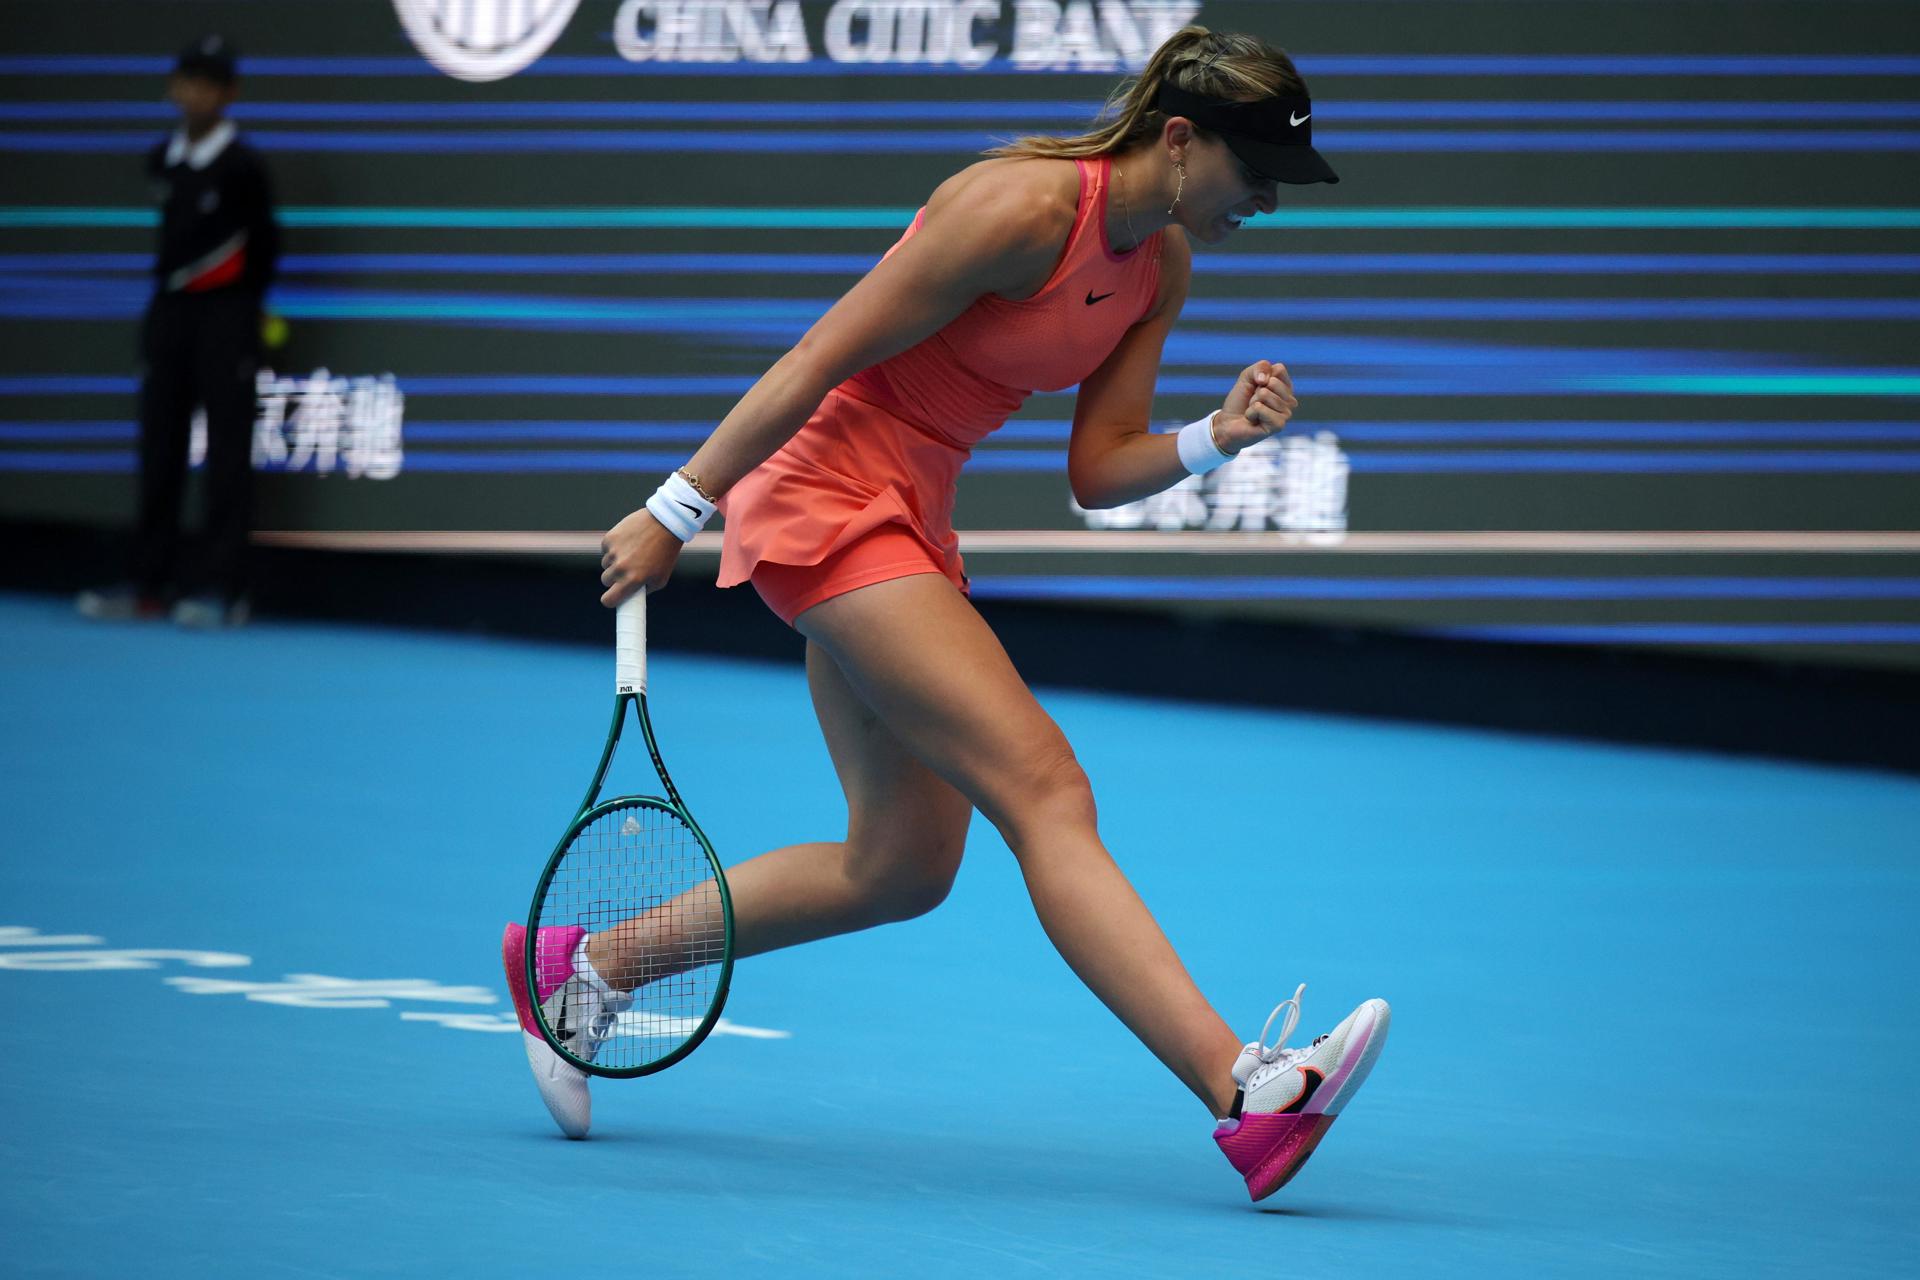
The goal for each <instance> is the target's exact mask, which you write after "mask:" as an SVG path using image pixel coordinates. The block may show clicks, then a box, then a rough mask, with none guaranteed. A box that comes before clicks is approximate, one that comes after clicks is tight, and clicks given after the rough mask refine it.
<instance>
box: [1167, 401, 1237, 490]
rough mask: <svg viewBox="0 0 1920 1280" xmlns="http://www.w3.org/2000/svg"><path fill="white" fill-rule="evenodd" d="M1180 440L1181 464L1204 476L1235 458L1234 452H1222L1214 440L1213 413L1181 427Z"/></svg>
mask: <svg viewBox="0 0 1920 1280" xmlns="http://www.w3.org/2000/svg"><path fill="white" fill-rule="evenodd" d="M1178 442H1179V447H1180V465H1181V466H1183V467H1185V468H1186V469H1187V470H1189V471H1191V472H1193V474H1195V475H1197V476H1203V475H1205V474H1207V472H1209V471H1211V470H1213V469H1214V468H1215V467H1217V466H1219V465H1221V464H1222V463H1224V462H1227V461H1230V460H1231V459H1232V458H1233V455H1232V454H1230V453H1223V452H1221V450H1220V446H1219V445H1217V444H1215V443H1214V442H1213V414H1211V413H1210V414H1208V415H1207V416H1206V417H1204V418H1202V419H1200V421H1198V422H1189V423H1188V424H1187V425H1186V426H1184V427H1182V428H1180V435H1179V437H1178Z"/></svg>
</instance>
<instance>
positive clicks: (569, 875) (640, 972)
mask: <svg viewBox="0 0 1920 1280" xmlns="http://www.w3.org/2000/svg"><path fill="white" fill-rule="evenodd" d="M617 617H618V621H617V624H616V626H615V632H616V651H617V652H616V662H615V685H614V687H615V695H614V701H613V725H612V727H611V728H609V729H608V730H607V745H606V748H605V749H604V750H603V751H602V752H601V753H600V767H599V768H597V769H595V770H594V773H593V785H592V786H590V787H589V788H588V789H587V795H586V799H584V800H582V801H581V802H580V812H579V815H578V816H577V817H575V818H574V820H573V823H572V825H571V826H569V827H568V828H567V832H566V834H565V835H564V836H562V837H561V838H560V845H559V847H558V848H557V849H555V850H554V853H553V857H552V858H551V859H550V860H549V861H548V862H547V869H546V871H545V872H544V873H543V874H542V875H541V877H540V883H539V885H538V887H537V888H535V889H534V891H533V908H532V911H531V913H530V914H529V915H528V917H527V948H526V957H525V962H526V966H527V988H528V990H529V991H543V992H544V991H547V989H548V988H552V991H551V994H549V995H547V996H545V997H544V998H536V1000H535V1001H534V1002H533V1003H534V1007H535V1010H536V1014H535V1017H536V1021H538V1023H539V1024H540V1034H541V1036H542V1037H544V1038H545V1040H546V1041H547V1043H548V1044H549V1045H551V1046H552V1047H553V1049H554V1050H555V1052H557V1053H559V1054H560V1056H561V1057H562V1058H564V1059H566V1060H567V1061H568V1062H571V1063H572V1064H573V1065H575V1066H577V1067H579V1068H580V1069H581V1070H583V1071H590V1072H592V1073H593V1074H595V1075H601V1076H623V1077H624V1076H644V1075H648V1074H650V1073H652V1072H655V1071H659V1070H661V1069H663V1068H665V1067H670V1066H672V1065H673V1064H674V1063H676V1062H678V1061H680V1059H682V1058H684V1057H686V1056H687V1055H688V1054H689V1053H692V1052H693V1050H694V1049H695V1047H697V1046H698V1045H699V1043H700V1042H701V1041H702V1040H704V1039H706V1038H707V1033H708V1032H710V1031H712V1030H713V1026H714V1023H716V1022H718V1021H719V1020H720V1010H721V1007H722V1006H723V1005H725V1003H726V1000H727V984H728V982H729V981H730V980H731V979H732V976H733V903H732V900H731V898H730V897H729V896H728V894H727V880H726V876H725V874H724V873H723V872H722V871H721V868H720V860H719V859H718V858H716V857H715V856H714V853H713V846H712V845H710V844H708V843H707V837H706V836H705V835H704V834H702V832H701V830H700V828H699V826H698V825H697V824H696V823H695V822H694V820H693V816H692V815H691V814H689V813H688V812H687V807H686V805H685V804H684V803H682V802H681V799H680V793H679V792H677V791H675V790H674V787H673V779H671V778H669V777H668V776H667V767H666V765H664V764H662V763H661V761H660V748H659V745H658V743H656V742H655V741H654V736H653V722H652V720H650V719H649V718H648V716H647V640H646V630H647V597H646V592H645V591H644V590H643V591H641V592H639V593H638V594H636V595H635V596H633V597H632V598H631V599H629V600H628V601H627V602H626V603H625V604H622V605H621V606H620V608H619V613H618V615H617ZM629 705H632V706H633V707H634V708H635V709H636V710H637V711H638V712H639V719H640V732H641V733H642V734H643V735H644V736H645V738H646V743H647V754H648V755H649V756H651V757H652V759H653V768H654V772H656V773H657V774H659V776H660V785H661V787H662V788H663V789H664V790H665V792H666V795H665V796H664V797H662V796H638V795H629V796H620V797H618V798H616V799H612V800H599V798H598V797H599V795H600V787H601V784H602V783H604V782H605V781H606V777H607V767H608V766H609V765H611V764H612V763H613V755H614V751H615V749H616V748H617V747H618V746H619V744H620V730H621V727H622V725H624V724H625V722H626V718H627V707H628V706H629ZM543 929H544V930H550V931H552V930H558V931H559V932H557V933H553V932H550V933H548V934H547V935H545V936H546V937H547V938H548V939H549V945H547V946H546V947H544V948H543V947H542V945H541V943H540V941H539V940H540V939H541V938H542V936H543V935H542V933H541V930H543ZM581 930H585V935H584V937H583V938H582V937H581V935H580V931H581ZM554 939H559V940H562V941H563V942H564V943H565V947H564V950H562V951H561V953H560V954H555V950H556V949H555V948H554V947H553V946H552V945H551V940H554ZM576 939H578V941H576ZM537 958H538V959H539V961H540V962H541V963H544V964H546V965H548V966H549V967H551V966H553V965H554V964H556V963H558V964H561V965H563V966H564V965H568V964H569V963H571V966H572V967H571V970H570V971H569V972H568V973H567V974H565V975H564V976H565V978H566V980H565V981H564V982H562V981H560V979H561V977H562V976H563V975H561V974H547V975H542V974H540V973H537V972H536V959H537ZM582 961H586V962H587V963H585V964H583V963H582ZM543 976H545V977H546V978H548V979H552V980H551V981H546V982H542V981H541V979H542V977H543ZM556 983H558V985H556ZM629 995H630V996H631V1000H630V1002H629Z"/></svg>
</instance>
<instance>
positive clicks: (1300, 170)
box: [1154, 84, 1340, 186]
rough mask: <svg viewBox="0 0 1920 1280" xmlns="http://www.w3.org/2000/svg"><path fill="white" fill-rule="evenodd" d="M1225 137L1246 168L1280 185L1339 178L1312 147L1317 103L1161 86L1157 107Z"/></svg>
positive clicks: (1169, 85) (1305, 100)
mask: <svg viewBox="0 0 1920 1280" xmlns="http://www.w3.org/2000/svg"><path fill="white" fill-rule="evenodd" d="M1154 105H1156V106H1157V107H1159V109H1160V110H1161V112H1163V113H1164V114H1166V115H1169V116H1185V117H1186V118H1187V119H1189V120H1191V121H1193V122H1194V123H1195V124H1197V125H1199V126H1201V127H1202V128H1205V129H1209V130H1211V131H1212V132H1214V133H1217V134H1219V135H1220V137H1221V139H1222V140H1223V141H1224V142H1225V143H1226V144H1227V146H1228V147H1229V148H1231V149H1232V151H1233V154H1234V155H1236V156H1239V157H1240V159H1241V161H1242V162H1243V163H1244V164H1245V165H1246V166H1247V168H1249V169H1251V170H1253V171H1254V172H1255V173H1257V174H1259V175H1260V176H1261V177H1263V178H1271V179H1272V180H1273V181H1275V182H1285V183H1290V184H1292V185H1294V186H1303V185H1305V184H1307V183H1310V182H1338V181H1340V175H1339V174H1337V173H1335V172H1334V171H1333V166H1332V165H1330V164H1328V163H1327V162H1326V160H1324V159H1323V158H1322V157H1321V155H1320V153H1319V152H1318V151H1315V150H1314V149H1313V103H1312V101H1311V100H1309V99H1307V98H1261V99H1258V100H1257V101H1254V102H1232V101H1228V100H1226V99H1223V98H1209V97H1207V96H1205V95H1203V94H1198V93H1188V92H1187V91H1186V90H1185V89H1181V88H1178V87H1176V86H1174V85H1172V84H1167V85H1162V86H1161V88H1160V96H1159V98H1158V99H1156V100H1155V104H1154Z"/></svg>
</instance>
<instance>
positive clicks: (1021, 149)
mask: <svg viewBox="0 0 1920 1280" xmlns="http://www.w3.org/2000/svg"><path fill="white" fill-rule="evenodd" d="M1168 80H1171V81H1172V82H1173V84H1174V85H1175V86H1176V87H1178V88H1181V89H1185V90H1186V91H1187V92H1188V93H1197V94H1203V95H1205V96H1207V97H1210V98H1221V99H1225V100H1228V101H1232V102H1254V101H1258V100H1259V99H1262V98H1277V97H1301V98H1304V97H1307V96H1308V94H1307V85H1306V81H1304V80H1302V79H1301V78H1300V73H1299V71H1297V70H1295V69H1294V65H1293V59H1291V58H1289V57H1288V56H1287V55H1286V51H1285V50H1282V49H1278V48H1275V47H1274V46H1273V45H1270V44H1268V43H1267V42H1266V41H1264V40H1262V39H1260V38H1259V37H1258V36H1246V35H1235V34H1232V33H1228V32H1216V31H1209V30H1207V28H1205V27H1201V26H1190V27H1182V28H1181V29H1180V30H1178V31H1176V32H1174V33H1173V34H1172V35H1171V36H1168V37H1167V41H1166V43H1165V44H1163V45H1161V46H1160V47H1159V48H1158V49H1156V50H1154V52H1153V57H1152V58H1150V59H1148V60H1147V65H1146V66H1145V67H1143V68H1141V71H1140V74H1139V75H1138V76H1136V77H1134V78H1133V79H1131V80H1123V81H1122V82H1121V83H1120V85H1119V87H1118V88H1116V89H1115V90H1114V91H1113V94H1112V96H1111V97H1109V98H1108V99H1107V104H1106V106H1104V107H1102V108H1101V109H1100V114H1099V115H1098V116H1096V117H1094V120H1095V127H1094V128H1093V129H1092V130H1091V131H1089V132H1087V133H1082V134H1078V135H1076V136H1074V137H1071V138H1055V137H1048V136H1046V135H1040V134H1036V135H1029V136H1027V137H1022V138H1015V139H1014V140H1013V141H1012V142H1008V143H1005V144H1003V145H1001V146H998V147H995V148H993V149H992V150H991V151H988V152H987V154H988V155H990V156H1022V157H1029V158H1042V159H1053V160H1076V159H1083V158H1085V157H1088V156H1102V155H1109V154H1112V153H1113V152H1116V151H1124V150H1126V149H1127V148H1128V147H1131V146H1133V145H1134V144H1135V143H1138V142H1142V141H1145V140H1146V139H1147V138H1150V137H1152V136H1154V135H1155V134H1157V133H1159V132H1160V127H1161V125H1163V124H1165V123H1166V117H1165V116H1164V115H1162V114H1161V113H1160V111H1159V110H1158V109H1157V108H1156V107H1155V106H1154V103H1155V102H1156V101H1158V99H1159V97H1160V88H1161V86H1162V85H1164V84H1166V83H1167V82H1168ZM1102 120H1105V121H1107V123H1105V124H1100V123H1099V122H1100V121H1102ZM1202 132H1203V133H1204V130H1203V131H1202Z"/></svg>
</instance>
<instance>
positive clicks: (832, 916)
mask: <svg viewBox="0 0 1920 1280" xmlns="http://www.w3.org/2000/svg"><path fill="white" fill-rule="evenodd" d="M807 683H808V687H809V689H810V690H811V692H812V694H813V705H814V712H815V714H816V715H817V716H818V717H819V719H820V728H821V731H822V733H823V734H824V735H825V737H826V742H827V750H828V753H829V754H830V755H831V756H832V758H833V765H834V770H835V772H836V773H837V774H838V775H839V779H840V787H841V790H842V791H843V792H844V793H845V795H846V802H847V833H846V838H845V839H843V840H834V841H818V842H814V843H808V844H795V845H788V846H786V847H784V848H780V849H775V850H773V851H772V852H770V853H764V854H761V855H760V856H759V857H757V858H753V859H750V860H748V861H746V862H741V863H737V864H735V865H734V866H731V867H729V868H728V869H727V890H728V893H729V894H730V895H731V896H732V899H733V936H734V949H733V954H734V957H735V958H736V959H740V958H743V957H746V956H753V955H759V954H761V953H763V952H767V951H775V950H778V949H780V948H782V947H791V946H797V945H799V944H800V943H803V942H812V941H814V940H815V939H818V938H827V937H833V936H835V935H837V934H842V933H853V932H856V931H857V930H861V929H868V928H872V927H873V926H875V925H880V924H886V923H889V922H891V921H896V920H906V919H910V918H912V917H914V916H918V915H922V914H924V913H926V912H928V911H931V910H932V909H933V908H934V907H936V906H938V905H939V903H940V902H941V900H942V899H944V898H945V897H946V895H947V890H948V889H949V888H951V887H952V885H953V877H954V875H955V873H956V872H958V870H959V868H960V856H961V852H962V850H963V849H964V847H965V844H966V837H967V824H968V822H969V820H970V819H971V817H972V814H973V806H972V805H971V804H969V803H968V802H967V799H966V797H965V796H963V795H961V794H960V793H959V792H958V791H956V790H954V789H953V787H952V786H950V785H949V784H948V783H947V782H945V781H944V780H942V779H941V778H940V777H939V776H938V775H937V774H935V773H934V772H933V771H932V770H930V769H928V768H927V767H926V766H925V765H924V764H922V763H921V762H920V761H919V759H918V758H916V757H915V756H914V754H913V753H912V752H911V751H909V750H907V748H906V746H905V744H903V743H902V742H901V741H900V740H899V739H898V738H896V737H895V736H894V735H893V733H892V731H891V730H889V729H888V728H887V727H886V725H885V724H884V723H883V722H882V721H881V720H880V718H879V717H878V716H877V715H875V714H874V713H873V711H872V710H871V709H870V708H868V707H867V705H866V704H865V703H864V702H862V701H861V700H860V698H859V697H858V695H856V694H855V693H854V692H853V690H852V688H851V687H850V686H849V685H848V684H847V680H846V676H845V675H844V674H843V673H842V672H841V671H840V668H839V666H838V664H836V663H835V662H834V660H833V659H832V658H831V657H829V656H828V655H827V654H826V652H825V651H824V650H822V649H821V648H820V647H819V646H818V645H815V644H809V645H808V646H807ZM719 914H720V906H719V899H718V893H717V891H716V890H715V889H714V888H713V887H712V886H711V885H705V886H701V887H699V888H696V889H693V890H691V891H690V892H688V893H686V894H683V895H681V897H679V898H678V899H676V900H675V901H673V902H670V903H666V904H664V905H662V906H661V907H659V908H656V909H655V910H653V911H650V912H648V913H646V914H645V915H642V916H636V917H634V918H633V919H631V920H626V921H622V922H621V923H620V924H618V925H615V926H613V927H612V928H610V929H606V930H603V931H602V932H600V933H597V934H595V935H594V936H593V938H592V939H591V940H590V941H589V943H588V949H587V955H588V958H589V959H590V960H591V961H592V962H593V965H594V968H595V969H596V970H597V971H598V972H599V973H600V974H601V975H602V976H603V977H605V979H606V981H607V982H608V983H609V984H610V985H612V986H614V987H615V988H618V989H620V990H632V989H633V988H635V987H638V986H643V985H645V984H646V983H649V982H656V981H658V980H660V979H661V978H664V977H668V976H671V975H672V974H674V973H678V972H681V971H683V970H684V969H686V968H688V967H690V966H691V965H693V964H696V963H700V962H701V949H702V948H704V947H705V946H706V945H708V944H706V943H705V942H704V941H703V939H707V938H711V937H712V936H713V930H714V928H715V927H716V925H717V922H718V919H719Z"/></svg>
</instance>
